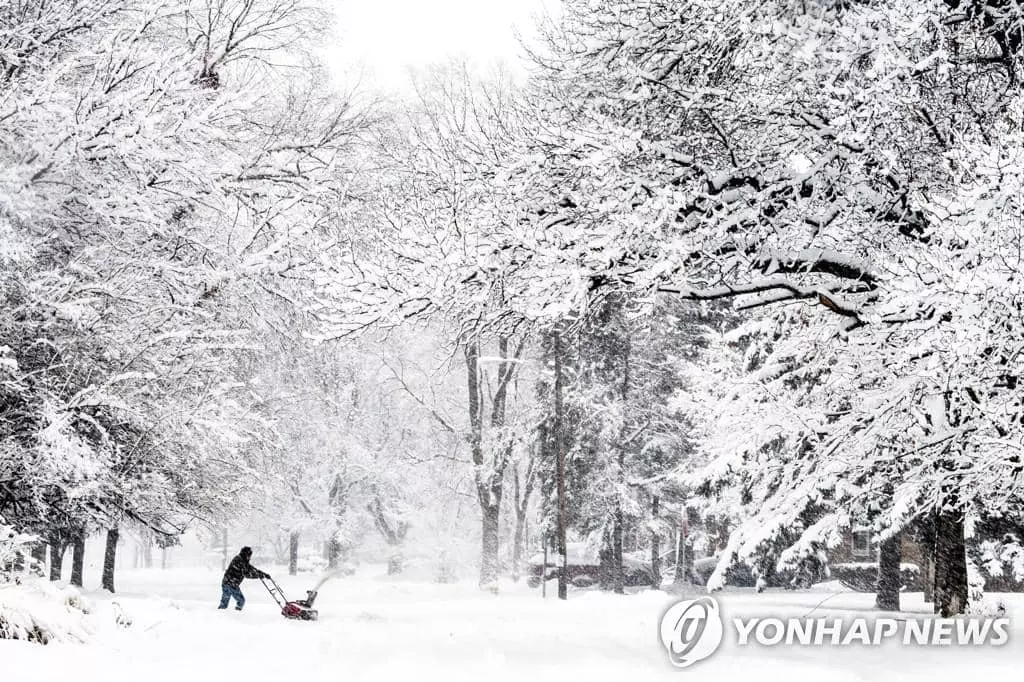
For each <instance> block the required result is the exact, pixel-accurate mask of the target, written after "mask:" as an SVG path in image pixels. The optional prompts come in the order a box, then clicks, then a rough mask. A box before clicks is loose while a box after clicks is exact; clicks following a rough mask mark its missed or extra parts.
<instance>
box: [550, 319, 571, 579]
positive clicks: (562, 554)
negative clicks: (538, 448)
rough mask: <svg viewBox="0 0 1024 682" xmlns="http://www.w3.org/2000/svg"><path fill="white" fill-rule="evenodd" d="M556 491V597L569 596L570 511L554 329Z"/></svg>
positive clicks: (559, 359)
mask: <svg viewBox="0 0 1024 682" xmlns="http://www.w3.org/2000/svg"><path fill="white" fill-rule="evenodd" d="M554 350H555V353H554V355H555V419H554V424H552V429H554V434H553V435H554V441H555V443H554V445H555V494H556V496H557V498H558V499H557V507H558V516H557V519H556V529H555V530H556V541H557V543H558V545H557V549H558V559H559V561H558V598H559V599H568V598H569V557H568V548H567V543H566V533H567V530H566V526H567V525H568V523H569V511H568V505H567V502H566V498H565V437H564V434H563V429H564V428H565V410H564V407H563V404H562V385H563V377H562V334H561V332H560V331H558V330H556V331H555V349H554Z"/></svg>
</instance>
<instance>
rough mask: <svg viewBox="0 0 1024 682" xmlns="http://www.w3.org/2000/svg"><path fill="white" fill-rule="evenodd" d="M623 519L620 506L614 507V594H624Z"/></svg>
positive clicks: (612, 557)
mask: <svg viewBox="0 0 1024 682" xmlns="http://www.w3.org/2000/svg"><path fill="white" fill-rule="evenodd" d="M623 521H624V517H623V514H622V506H621V505H619V504H616V506H615V522H614V523H613V525H612V556H611V559H612V591H613V592H615V594H625V592H626V571H625V569H624V567H623V564H622V534H623V532H624V528H623V525H624V524H623Z"/></svg>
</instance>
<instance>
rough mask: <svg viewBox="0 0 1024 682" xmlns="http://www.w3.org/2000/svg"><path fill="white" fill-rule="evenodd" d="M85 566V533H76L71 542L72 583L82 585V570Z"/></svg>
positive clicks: (76, 585)
mask: <svg viewBox="0 0 1024 682" xmlns="http://www.w3.org/2000/svg"><path fill="white" fill-rule="evenodd" d="M84 568H85V533H84V532H78V533H76V534H75V539H74V542H72V544H71V584H72V585H74V586H75V587H82V572H83V569H84Z"/></svg>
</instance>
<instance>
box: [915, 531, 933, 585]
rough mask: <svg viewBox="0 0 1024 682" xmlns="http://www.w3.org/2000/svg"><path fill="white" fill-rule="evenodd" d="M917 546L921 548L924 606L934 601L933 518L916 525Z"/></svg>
mask: <svg viewBox="0 0 1024 682" xmlns="http://www.w3.org/2000/svg"><path fill="white" fill-rule="evenodd" d="M917 538H918V544H919V545H920V547H921V583H922V585H921V589H922V591H923V592H924V601H925V603H926V604H931V603H934V601H935V558H934V557H935V518H934V515H931V516H926V517H925V518H923V519H921V520H920V521H918V523H917Z"/></svg>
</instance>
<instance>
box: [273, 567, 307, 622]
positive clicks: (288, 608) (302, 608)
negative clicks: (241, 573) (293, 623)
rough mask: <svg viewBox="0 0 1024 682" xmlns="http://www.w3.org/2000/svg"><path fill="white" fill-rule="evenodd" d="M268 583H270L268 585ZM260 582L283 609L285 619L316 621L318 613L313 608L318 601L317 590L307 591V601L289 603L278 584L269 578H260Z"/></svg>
mask: <svg viewBox="0 0 1024 682" xmlns="http://www.w3.org/2000/svg"><path fill="white" fill-rule="evenodd" d="M267 581H270V583H269V584H268V583H267ZM260 582H262V583H263V587H265V588H267V592H269V593H270V596H271V597H273V598H274V601H276V602H277V605H278V606H280V607H281V615H282V616H284V617H285V618H292V619H295V620H316V619H317V615H318V614H317V612H316V609H314V608H313V601H314V600H315V599H316V590H306V598H305V599H297V600H295V601H288V598H287V597H285V596H284V590H282V589H281V586H280V585H278V584H277V582H276V581H275V580H274V579H273V578H271V577H270V576H267V577H266V578H260Z"/></svg>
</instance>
